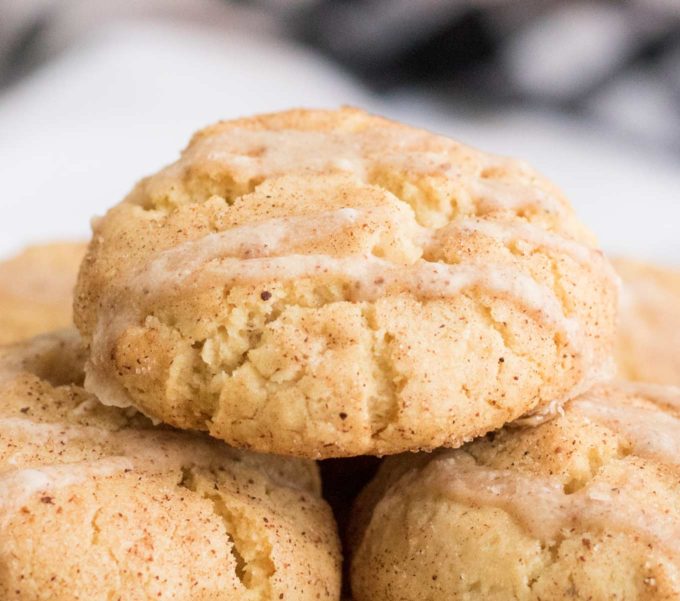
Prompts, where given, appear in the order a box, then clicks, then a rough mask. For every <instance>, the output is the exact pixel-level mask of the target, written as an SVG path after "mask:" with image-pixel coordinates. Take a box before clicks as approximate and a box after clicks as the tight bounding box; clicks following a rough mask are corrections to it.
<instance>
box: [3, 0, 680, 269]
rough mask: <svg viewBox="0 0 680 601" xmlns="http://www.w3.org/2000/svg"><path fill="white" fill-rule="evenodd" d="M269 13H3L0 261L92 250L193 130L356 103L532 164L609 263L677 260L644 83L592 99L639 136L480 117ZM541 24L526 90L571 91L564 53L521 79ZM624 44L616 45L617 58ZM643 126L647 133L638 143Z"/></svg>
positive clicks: (571, 121) (214, 8)
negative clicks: (46, 245)
mask: <svg viewBox="0 0 680 601" xmlns="http://www.w3.org/2000/svg"><path fill="white" fill-rule="evenodd" d="M263 4H266V3H263ZM422 4H423V5H428V2H423V3H422ZM429 4H437V3H436V2H429ZM492 4H493V3H492ZM265 8H266V7H265ZM265 8H262V7H257V8H252V7H246V8H244V7H243V6H234V5H230V4H229V3H227V2H219V1H217V0H215V1H211V0H201V1H197V2H186V1H181V0H174V1H172V2H163V3H160V2H117V3H116V2H100V1H97V2H89V3H87V2H64V3H58V2H50V1H49V0H41V1H36V2H18V1H17V2H9V3H6V4H4V5H3V4H0V53H2V61H0V66H2V65H4V69H5V73H6V75H7V74H9V75H7V79H8V83H7V85H6V86H5V87H4V88H3V89H0V174H1V177H0V223H1V224H2V227H1V229H0V232H1V233H2V236H1V237H0V254H1V255H6V254H8V253H11V252H13V251H15V250H17V249H18V248H19V247H21V246H23V245H25V244H27V243H30V242H36V241H44V240H52V239H64V238H85V237H86V236H87V235H88V233H89V219H90V217H92V216H93V215H96V214H101V213H103V212H104V211H105V210H106V209H107V207H109V206H111V205H112V204H114V203H116V202H117V201H118V200H120V199H121V198H122V196H123V195H124V194H125V193H126V192H127V191H128V190H129V189H130V188H131V186H132V185H133V183H134V182H135V181H136V180H137V179H138V178H140V177H141V176H143V175H145V174H148V173H150V172H152V171H154V170H155V169H157V168H159V167H160V166H162V165H163V164H165V163H168V162H170V161H172V160H174V158H175V157H176V156H177V154H178V152H179V150H180V149H181V148H182V147H183V146H184V145H185V144H186V142H187V141H188V138H189V136H190V134H191V133H192V132H193V131H194V130H196V129H197V128H199V127H201V126H203V125H206V124H208V123H210V122H212V121H215V120H218V119H223V118H231V117H236V116H240V115H245V114H250V113H253V112H260V111H270V110H276V109H282V108H287V107H291V106H310V107H335V106H338V105H341V104H353V105H358V106H362V107H365V108H367V109H369V110H372V111H375V112H379V113H383V114H386V115H388V116H392V117H395V118H397V119H401V120H403V121H406V122H410V123H414V124H417V125H422V126H424V127H427V128H430V129H433V130H436V131H439V132H443V133H446V134H449V135H451V136H453V137H456V138H459V139H462V140H463V141H465V142H468V143H470V144H473V145H476V146H479V147H481V148H483V149H485V150H490V151H493V152H497V153H501V154H509V155H514V156H518V157H521V158H524V159H526V160H528V161H529V162H531V163H532V164H534V165H535V166H536V167H537V168H538V169H539V170H541V171H543V172H544V173H546V174H547V175H549V176H550V177H551V178H552V179H553V180H555V181H556V182H557V183H558V184H559V185H560V186H561V187H562V188H563V189H564V190H565V191H566V193H567V194H568V196H569V197H570V198H571V200H572V201H573V203H574V204H575V206H576V207H577V210H578V212H579V213H580V214H581V216H582V217H583V219H584V220H585V221H586V222H587V223H588V224H589V225H590V226H591V227H592V228H593V229H594V230H595V231H596V233H597V234H598V235H599V237H600V239H601V240H602V242H603V244H604V246H605V248H606V249H607V250H608V251H610V252H613V253H617V254H627V255H633V256H639V257H642V258H648V259H654V260H657V261H661V262H664V263H669V264H672V263H680V164H679V158H678V154H677V153H676V152H674V150H673V149H672V148H670V147H669V145H668V144H661V143H658V144H656V143H652V142H653V141H654V140H652V139H651V138H650V136H652V135H654V136H656V138H659V139H661V138H663V137H664V136H670V134H673V135H674V132H673V131H672V129H673V128H674V127H675V122H674V121H671V120H669V118H668V116H667V113H668V111H669V110H671V111H672V110H675V107H670V108H669V107H668V106H666V104H664V102H660V101H659V100H658V98H657V97H654V96H653V95H651V94H650V93H649V92H650V90H651V88H650V87H649V86H645V85H644V81H642V80H639V79H636V78H635V77H637V76H635V77H633V78H632V79H630V80H629V81H628V83H627V85H626V86H621V85H618V84H617V86H616V89H615V90H614V91H613V92H612V93H608V94H605V95H604V96H603V95H601V94H600V95H595V99H594V100H592V101H591V99H590V97H589V100H588V102H589V105H588V106H589V111H590V115H591V117H592V115H593V114H597V112H598V111H600V113H602V112H603V111H604V113H605V114H606V116H607V118H612V119H613V118H616V119H619V120H623V123H624V125H625V124H626V123H628V124H629V125H630V127H628V128H626V127H623V128H618V129H617V128H612V127H607V126H606V125H604V124H603V123H604V122H605V121H606V119H604V120H602V119H601V120H599V121H595V120H594V119H592V118H584V116H583V115H582V114H580V113H577V112H573V111H568V110H561V109H560V108H559V107H558V108H555V106H554V105H550V104H549V103H541V102H537V103H528V102H512V103H503V102H496V103H494V104H493V105H492V106H484V107H483V108H482V107H480V108H479V110H476V109H475V106H474V105H475V102H474V99H473V102H469V101H468V102H464V103H461V102H458V101H457V99H458V98H459V96H460V92H458V93H457V94H456V93H454V94H449V95H447V94H443V93H441V89H442V88H441V87H438V88H436V93H433V90H435V88H434V87H433V86H430V85H429V84H425V85H423V84H420V85H416V84H411V83H409V82H405V83H403V85H396V86H391V87H387V88H382V89H380V90H378V89H376V88H375V87H371V86H370V85H367V81H366V76H365V74H364V75H363V76H362V77H358V76H357V75H356V73H357V71H356V70H354V71H352V70H350V69H348V68H347V64H346V63H345V65H346V67H340V66H339V64H340V63H339V62H338V61H334V60H332V59H331V58H329V57H328V54H326V55H322V53H321V52H320V51H318V50H316V49H315V48H314V47H312V46H310V45H305V46H303V45H301V44H300V43H299V42H297V41H294V38H293V37H291V36H290V35H287V32H288V30H287V29H286V28H284V27H282V26H280V25H279V22H278V20H277V19H278V18H279V17H281V15H280V14H278V13H277V11H276V10H275V11H272V10H265ZM57 9H58V10H57ZM45 11H47V13H45ZM44 14H48V15H50V21H49V27H46V28H45V27H43V30H42V32H41V35H42V37H41V38H40V44H39V45H37V46H35V45H34V46H32V47H31V48H33V49H34V50H35V49H36V48H37V50H35V52H34V50H32V51H31V52H29V53H28V57H29V59H30V60H28V61H27V60H26V53H25V54H24V63H28V64H24V65H23V66H22V68H21V69H20V70H19V72H18V73H17V72H16V69H15V70H13V65H12V61H13V60H14V59H13V56H15V55H16V48H17V45H19V46H20V45H22V44H23V45H25V44H26V40H25V39H24V40H22V41H21V43H20V44H19V43H18V42H17V40H16V39H13V38H12V35H14V34H15V32H17V31H24V32H25V31H26V29H27V27H29V26H28V25H26V24H27V23H28V24H29V25H30V24H33V25H30V26H31V27H34V26H35V23H36V15H44ZM284 16H285V15H284ZM3 17H4V18H3ZM560 17H561V18H563V15H561V16H560ZM40 18H42V17H40ZM38 22H39V23H40V21H38ZM607 22H609V21H607ZM535 23H536V22H534V29H533V30H532V31H530V32H529V33H530V34H531V35H533V36H534V37H533V38H532V37H531V35H527V36H525V38H519V39H517V38H513V40H512V45H509V46H508V48H509V51H508V53H506V54H504V56H503V60H505V61H506V62H507V61H511V67H512V69H515V72H516V73H519V74H520V75H521V77H520V78H519V80H518V81H520V83H521V82H524V84H526V85H527V86H534V87H536V86H538V87H540V86H544V87H546V86H547V87H546V89H548V90H551V89H555V90H557V91H558V92H559V91H560V87H559V84H560V82H562V81H564V78H559V79H558V80H557V81H556V82H555V83H551V82H550V76H551V74H552V75H554V74H558V73H560V69H562V70H564V69H567V67H569V66H570V65H571V63H569V61H568V60H567V58H568V56H566V55H565V56H564V57H563V56H562V55H560V51H561V50H560V48H559V46H557V47H555V46H552V47H553V48H554V52H555V55H554V56H552V57H549V58H550V60H549V61H548V63H547V64H548V66H547V67H546V66H545V65H531V64H529V65H528V66H527V68H526V69H523V68H521V65H522V62H521V60H522V59H521V57H522V53H523V52H524V53H525V54H526V53H527V52H528V53H529V54H531V52H536V51H540V48H541V46H540V44H541V38H540V35H539V34H541V32H543V34H544V35H546V32H547V33H550V29H549V28H550V27H551V26H552V27H554V22H552V24H551V23H545V24H544V25H543V26H542V27H543V29H541V27H538V29H536V25H535ZM538 23H539V25H540V21H539V22H538ZM558 24H559V23H558ZM564 27H566V26H563V27H562V28H559V27H558V28H557V30H556V31H557V33H559V32H560V31H563V30H565V29H564ZM565 31H566V30H565ZM617 31H618V30H617ZM553 33H554V32H553ZM614 33H615V34H616V35H617V36H619V37H618V38H617V37H615V38H613V41H612V44H619V45H620V44H621V41H620V34H619V33H617V32H614ZM537 36H538V37H537ZM572 37H573V36H572ZM534 38H536V39H534ZM577 38H578V36H577ZM617 40H618V41H617ZM586 41H587V40H586ZM531 44H538V46H537V47H536V48H534V47H532V46H531ZM584 44H585V50H586V51H585V53H584V48H583V47H581V46H584ZM584 44H581V43H579V44H577V45H578V46H579V52H577V53H576V55H575V58H574V59H573V60H575V63H574V65H576V66H573V65H572V67H571V68H576V69H581V71H582V72H587V73H590V71H588V69H591V71H592V68H600V67H598V64H597V62H596V61H594V62H590V61H589V60H588V59H589V57H593V59H594V58H595V57H600V58H601V53H602V50H599V49H598V46H597V45H595V47H593V48H592V49H591V50H588V45H587V43H584ZM532 48H533V50H532ZM616 48H618V46H617V47H616ZM510 50H511V51H512V52H510ZM588 52H592V53H591V54H590V55H589V54H588ZM32 53H33V54H37V55H38V56H37V58H35V57H34V56H32ZM678 56H680V54H679V55H678ZM563 58H564V60H562V59H563ZM572 58H573V57H572ZM34 59H35V60H34ZM565 60H567V62H566V63H565ZM572 62H573V61H572ZM678 64H680V63H678ZM518 65H519V66H518ZM565 65H566V66H565ZM350 66H351V65H350ZM512 69H511V72H512ZM541 69H543V71H541ZM566 72H567V74H569V73H571V71H569V69H567V71H566ZM350 73H355V74H354V75H352V74H350ZM369 78H370V76H369ZM631 81H632V82H633V83H632V84H631V83H630V82H631ZM636 81H637V82H638V83H637V84H636V83H635V82H636ZM546 82H547V83H546ZM369 84H370V82H369ZM524 84H523V85H524ZM551 86H552V87H551ZM607 107H609V108H608V109H607ZM626 115H629V117H630V118H629V119H628V121H626ZM638 121H641V122H643V123H642V124H640V123H638ZM645 124H646V125H648V126H649V127H648V128H647V129H646V130H645V131H647V132H650V131H651V132H652V133H651V134H650V136H648V137H647V138H645V137H644V136H637V137H636V136H635V135H630V132H631V131H633V132H634V131H635V128H636V127H638V126H641V125H645ZM638 129H639V127H638ZM627 130H630V131H627ZM656 138H655V139H656ZM671 139H674V138H672V136H671Z"/></svg>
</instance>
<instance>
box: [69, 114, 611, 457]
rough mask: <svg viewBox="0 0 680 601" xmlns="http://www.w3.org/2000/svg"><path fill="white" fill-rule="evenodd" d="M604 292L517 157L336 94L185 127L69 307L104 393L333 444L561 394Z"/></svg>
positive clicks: (294, 445) (583, 242)
mask: <svg viewBox="0 0 680 601" xmlns="http://www.w3.org/2000/svg"><path fill="white" fill-rule="evenodd" d="M616 296H617V279H616V277H615V275H614V274H613V272H612V271H611V268H610V266H609V263H608V262H607V260H606V259H605V258H604V257H603V256H602V254H601V252H600V251H599V250H598V249H597V247H596V246H595V245H594V243H593V240H592V237H591V236H590V234H589V233H588V232H587V231H586V230H585V228H583V226H582V225H581V224H580V223H579V222H578V221H577V220H576V219H575V217H574V215H573V212H572V210H571V208H570V206H569V204H568V203H567V202H566V200H564V198H563V197H562V196H561V195H560V194H559V193H558V192H557V191H556V190H555V189H554V188H553V187H552V186H551V185H550V184H549V183H548V182H546V181H545V180H544V179H542V178H541V177H540V176H538V175H537V174H535V173H534V172H533V171H532V170H531V169H530V168H528V167H527V166H525V165H524V164H521V163H517V162H515V161H510V160H508V159H500V158H497V157H492V156H490V155H486V154H484V153H481V152H479V151H475V150H472V149H470V148H467V147H465V146H463V145H461V144H459V143H457V142H454V141H452V140H449V139H446V138H443V137H440V136H436V135H434V134H431V133H429V132H425V131H422V130H416V129H413V128H409V127H407V126H403V125H399V124H396V123H393V122H389V121H387V120H384V119H380V118H377V117H372V116H369V115H366V114H365V113H363V112H361V111H357V110H353V109H343V110H340V111H291V112H288V113H280V114H273V115H265V116H261V117H254V118H252V119H244V120H239V121H234V122H224V123H221V124H218V125H215V126H213V127H211V128H207V129H206V130H204V131H202V132H199V133H198V134H197V135H196V136H194V139H193V140H192V142H191V144H190V145H189V147H188V148H187V150H185V151H184V153H183V154H182V157H181V158H180V160H179V161H177V162H176V163H175V164H173V165H171V166H170V167H168V168H166V169H164V170H162V171H160V172H159V173H158V174H156V175H154V176H152V177H150V178H147V179H146V180H143V181H142V182H140V184H138V186H137V187H136V188H135V189H134V190H133V191H132V193H131V194H130V195H129V197H128V198H127V199H126V200H125V201H124V202H123V203H121V204H120V205H118V206H117V207H114V208H113V209H112V210H111V211H110V212H109V213H108V214H107V216H106V217H104V218H103V219H101V220H99V221H98V222H97V224H96V227H95V235H94V239H93V242H92V245H91V247H90V250H89V253H88V256H87V258H86V260H85V262H84V266H83V269H82V272H81V276H80V279H79V286H78V295H77V300H76V307H75V314H76V319H77V323H78V326H79V328H80V329H81V332H82V333H83V335H84V336H85V338H86V340H87V341H88V343H89V345H90V350H91V359H90V362H89V363H88V366H87V380H86V387H87V388H88V389H90V390H92V391H93V392H95V393H96V394H97V395H98V396H99V397H100V398H101V399H102V400H103V401H104V402H105V403H107V404H113V405H118V406H134V407H136V408H138V409H140V410H141V411H142V412H144V413H145V414H147V415H149V416H151V417H153V418H154V419H159V420H162V421H165V422H167V423H170V424H173V425H176V426H179V427H184V428H196V429H205V430H208V431H209V432H210V433H211V434H212V435H213V436H216V437H218V438H222V439H224V440H226V441H228V442H230V443H231V444H233V445H236V446H241V447H247V448H253V449H257V450H261V451H269V452H277V453H284V454H294V455H303V456H310V457H326V456H346V455H355V454H361V453H377V454H389V453H396V452H399V451H404V450H416V449H424V448H435V447H437V446H442V445H443V446H458V445H460V444H461V443H463V442H464V441H465V440H468V439H470V438H472V437H474V436H476V435H479V434H482V433H484V432H487V431H489V430H490V429H493V428H496V427H499V426H501V425H502V424H503V423H506V422H507V421H510V420H512V419H515V418H517V417H519V416H520V415H522V414H523V413H525V412H527V411H532V410H535V409H537V408H539V407H542V406H545V405H546V404H547V403H549V402H551V401H554V400H558V401H560V402H561V401H563V400H565V399H567V398H569V397H572V396H575V395H576V394H577V393H578V392H580V391H583V390H585V389H587V388H588V387H589V386H590V385H591V384H592V382H594V381H597V380H599V379H602V378H603V377H605V376H606V375H607V373H608V369H609V367H610V363H609V352H610V347H611V340H612V334H613V330H614V322H615V314H616V310H615V309H616ZM341 416H344V417H341Z"/></svg>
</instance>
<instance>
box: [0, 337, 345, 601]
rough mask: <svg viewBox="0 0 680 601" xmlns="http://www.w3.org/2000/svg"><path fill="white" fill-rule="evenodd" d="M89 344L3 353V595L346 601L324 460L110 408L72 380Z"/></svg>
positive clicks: (7, 600)
mask: <svg viewBox="0 0 680 601" xmlns="http://www.w3.org/2000/svg"><path fill="white" fill-rule="evenodd" d="M77 345H78V339H77V337H74V336H72V334H69V333H63V334H56V335H47V336H43V337H41V338H37V339H35V340H31V341H28V342H25V343H23V344H21V345H16V346H14V347H4V348H2V349H0V399H1V403H0V599H2V600H3V601H34V600H35V601H37V600H38V599H51V600H54V601H61V600H64V601H66V600H68V601H72V600H76V599H79V600H83V601H85V600H86V601H100V600H101V601H109V600H112V599H115V600H117V601H118V600H120V601H132V600H135V601H136V600H141V599H159V600H162V599H173V600H186V601H190V600H191V601H197V600H199V599H200V600H208V599H211V600H219V599H225V600H227V599H228V600H230V601H231V600H234V599H243V600H244V601H256V600H260V599H262V600H264V599H267V600H269V599H281V600H285V599H289V600H298V599H299V600H303V599H306V600H310V601H312V600H314V601H316V600H318V599H326V600H337V599H339V595H340V551H339V543H338V540H337V534H336V532H335V525H334V522H333V518H332V515H331V512H330V509H329V507H328V506H327V505H326V504H325V502H324V501H322V500H321V498H320V496H319V492H320V482H319V476H318V470H317V467H316V465H315V464H314V463H313V462H311V461H308V460H300V459H287V458H281V457H275V456H265V455H258V454H255V453H250V452H247V451H239V450H236V449H232V448H230V447H228V446H227V445H225V444H223V443H222V442H219V441H215V440H211V439H209V438H208V437H206V436H204V435H198V434H189V433H180V432H177V431H172V430H169V429H159V428H154V427H153V426H152V425H151V423H150V422H149V420H148V419H147V418H145V417H143V416H142V415H141V414H139V413H136V412H135V411H134V410H130V409H127V410H122V409H118V408H115V407H105V406H103V405H101V404H100V403H99V402H98V401H97V400H96V399H95V398H94V397H93V396H92V395H90V394H89V393H87V392H85V391H84V390H83V389H82V388H81V387H79V386H78V385H76V384H72V383H71V384H69V383H65V382H64V379H65V377H66V376H67V375H68V374H70V375H71V376H73V377H72V378H71V381H73V380H74V379H76V380H77V379H78V376H79V375H80V376H82V364H81V370H79V369H78V357H79V351H78V348H77ZM59 356H61V357H62V358H63V359H64V361H65V364H59V360H58V357H59ZM79 371H80V374H79V373H78V372H79Z"/></svg>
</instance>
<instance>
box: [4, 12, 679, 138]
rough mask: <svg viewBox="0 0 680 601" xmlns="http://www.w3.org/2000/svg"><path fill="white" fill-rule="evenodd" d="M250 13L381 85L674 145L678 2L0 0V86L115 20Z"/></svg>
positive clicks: (214, 21) (208, 18) (226, 19)
mask: <svg viewBox="0 0 680 601" xmlns="http://www.w3.org/2000/svg"><path fill="white" fill-rule="evenodd" d="M247 13H253V14H255V13H256V14H257V16H258V19H260V21H259V22H266V23H267V29H268V30H271V31H274V32H279V33H283V34H284V35H289V36H290V37H292V38H294V39H296V40H298V41H301V42H303V43H305V44H307V45H309V46H311V47H312V48H314V49H316V50H319V51H321V52H323V53H325V54H326V55H328V56H330V57H332V58H333V59H334V60H336V61H338V62H339V63H340V64H341V65H343V66H344V67H345V68H346V69H347V70H349V71H350V72H352V73H354V74H355V75H357V76H358V77H359V78H360V79H361V80H362V81H364V82H365V83H366V84H367V85H368V86H370V87H371V88H372V89H373V90H375V91H378V92H383V93H389V92H391V91H394V90H400V89H403V88H405V87H408V88H417V89H420V90H426V91H427V92H428V93H430V94H432V95H436V96H438V97H440V98H442V99H443V100H444V101H445V102H447V103H454V104H455V105H456V106H459V107H466V106H469V107H472V108H473V109H475V110H477V109H480V108H485V107H489V108H494V107H497V106H501V105H502V106H504V107H507V106H512V105H513V104H517V105H521V106H522V107H523V108H527V107H531V106H534V107H542V108H545V107H550V108H554V109H557V110H562V111H569V112H572V113H576V114H579V115H584V116H587V117H589V118H594V119H596V120H597V121H598V122H600V123H602V124H605V125H607V126H609V127H610V128H611V129H613V130H615V131H618V132H620V133H622V134H627V135H628V136H629V137H632V138H633V139H634V140H637V141H639V142H640V143H646V144H651V145H655V146H663V147H665V148H670V149H672V150H675V151H677V152H680V0H608V1H605V0H580V1H578V2H575V1H565V0H561V1H560V0H239V1H237V0H231V1H228V0H200V1H198V0H173V2H166V1H165V0H144V2H138V1H133V0H22V1H21V2H9V3H2V2H0V85H2V84H3V83H4V84H6V85H7V84H9V83H11V82H12V81H14V80H16V79H18V78H19V77H21V76H23V75H24V74H25V73H26V72H28V71H30V69H31V68H32V67H33V66H35V65H36V64H39V63H40V62H41V60H45V59H46V58H49V57H50V56H52V55H54V52H55V51H56V50H59V49H61V48H63V47H66V46H67V45H68V44H67V42H68V41H70V42H73V40H75V34H76V33H78V34H79V33H81V31H80V30H86V29H88V28H92V27H94V26H95V25H97V24H98V21H103V20H106V19H107V18H108V19H110V18H113V17H121V16H123V17H144V18H148V17H154V18H157V17H163V18H170V19H175V20H191V21H194V22H204V23H209V24H210V25H212V26H216V25H217V26H220V25H221V24H222V23H225V24H229V26H233V25H234V23H236V24H237V26H238V24H239V23H241V24H243V23H246V22H250V20H249V19H248V18H244V17H245V15H246V14H247ZM220 17H222V20H220ZM225 26H226V25H225ZM243 26H245V25H243ZM251 26H252V23H251ZM65 38H69V40H65Z"/></svg>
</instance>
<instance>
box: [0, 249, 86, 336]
mask: <svg viewBox="0 0 680 601" xmlns="http://www.w3.org/2000/svg"><path fill="white" fill-rule="evenodd" d="M84 254H85V243H79V242H60V243H54V244H44V245H40V246H30V247H28V248H26V249H25V250H24V251H23V252H21V253H20V254H19V255H17V256H15V257H13V258H11V259H8V260H6V261H3V262H0V344H7V343H10V342H15V341H17V340H21V339H24V338H30V337H31V336H34V335H36V334H42V333H43V332H48V331H50V330H55V329H58V328H64V327H66V326H68V325H70V324H71V323H72V318H71V315H72V305H73V287H74V286H75V283H76V276H77V275H78V266H79V265H80V261H81V260H82V258H83V255H84Z"/></svg>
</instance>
